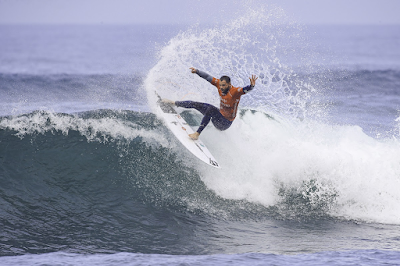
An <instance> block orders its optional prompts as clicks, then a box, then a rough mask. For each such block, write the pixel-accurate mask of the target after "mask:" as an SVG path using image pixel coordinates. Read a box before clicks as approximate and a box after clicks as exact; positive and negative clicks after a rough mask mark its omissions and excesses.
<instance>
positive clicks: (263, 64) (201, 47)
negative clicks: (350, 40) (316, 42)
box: [144, 6, 315, 118]
mask: <svg viewBox="0 0 400 266" xmlns="http://www.w3.org/2000/svg"><path fill="white" fill-rule="evenodd" d="M295 35H299V34H298V33H297V25H296V24H293V23H290V22H289V21H288V19H287V18H286V16H285V14H284V12H283V10H282V9H280V8H276V7H266V6H261V7H257V9H255V8H251V7H250V8H248V9H247V10H246V11H245V13H244V14H243V15H242V16H240V17H235V18H233V19H232V20H231V21H230V22H228V23H226V24H224V25H216V26H214V27H211V28H207V29H204V28H202V27H200V26H198V25H197V26H193V27H192V28H191V29H189V30H187V31H184V32H181V33H179V34H178V35H177V36H175V37H174V38H172V39H171V40H170V41H169V43H168V44H167V46H165V47H164V48H163V49H162V50H161V51H160V53H159V61H158V63H157V64H156V65H155V66H154V67H153V68H152V69H151V70H150V72H149V74H148V76H147V78H146V80H145V83H144V84H145V87H146V89H147V92H148V98H149V99H154V96H153V94H154V93H153V91H154V89H157V91H158V92H159V94H160V95H161V96H162V97H167V96H168V97H170V98H173V99H176V100H180V99H182V97H183V96H185V95H190V99H191V100H196V101H202V102H209V103H212V104H217V100H218V99H217V97H215V90H214V88H212V86H207V84H206V82H205V81H199V80H198V79H196V78H195V77H194V76H192V75H190V73H189V67H191V66H195V67H196V68H198V69H201V70H204V71H206V72H207V73H210V74H211V75H214V76H215V77H220V76H222V75H228V76H230V77H231V78H232V84H235V85H237V86H246V85H247V84H248V83H249V80H248V77H249V76H250V75H252V74H255V75H256V76H258V77H259V80H258V82H257V85H256V87H257V88H256V92H257V93H253V95H249V96H248V97H246V99H243V101H242V102H241V107H242V108H251V109H256V110H260V111H263V112H268V113H271V112H272V113H275V114H280V115H286V116H288V117H292V118H293V117H294V118H297V117H300V118H304V116H305V115H306V110H305V108H306V107H307V101H309V99H310V97H311V95H312V94H313V93H315V90H314V88H313V86H311V85H310V84H306V83H305V82H302V81H299V80H298V79H296V76H295V73H294V71H293V70H292V69H290V68H289V67H288V66H287V65H285V64H283V63H282V62H281V60H280V58H279V55H278V53H277V52H278V50H279V49H281V48H280V46H282V43H280V42H281V41H282V40H284V41H286V40H288V39H290V38H294V37H293V36H295ZM285 36H286V37H285ZM290 41H292V40H290ZM150 102H154V101H152V100H151V101H150Z"/></svg>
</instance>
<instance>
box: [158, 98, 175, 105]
mask: <svg viewBox="0 0 400 266" xmlns="http://www.w3.org/2000/svg"><path fill="white" fill-rule="evenodd" d="M161 101H162V102H163V103H166V104H170V105H175V102H174V101H171V100H168V99H162V100H161Z"/></svg>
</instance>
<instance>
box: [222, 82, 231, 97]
mask: <svg viewBox="0 0 400 266" xmlns="http://www.w3.org/2000/svg"><path fill="white" fill-rule="evenodd" d="M219 87H220V88H221V91H222V93H223V94H226V93H227V92H228V91H229V89H230V88H231V84H230V83H228V82H226V81H225V80H222V81H221V82H220V83H219Z"/></svg>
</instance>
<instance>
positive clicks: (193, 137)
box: [189, 132, 200, 140]
mask: <svg viewBox="0 0 400 266" xmlns="http://www.w3.org/2000/svg"><path fill="white" fill-rule="evenodd" d="M199 136H200V134H199V132H194V133H192V134H189V137H190V138H191V139H192V140H196V139H198V138H199Z"/></svg>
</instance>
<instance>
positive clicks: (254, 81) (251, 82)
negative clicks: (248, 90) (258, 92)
mask: <svg viewBox="0 0 400 266" xmlns="http://www.w3.org/2000/svg"><path fill="white" fill-rule="evenodd" d="M249 79H250V85H251V86H253V87H254V86H255V85H256V80H257V79H258V77H257V76H256V75H251V78H249Z"/></svg>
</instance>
